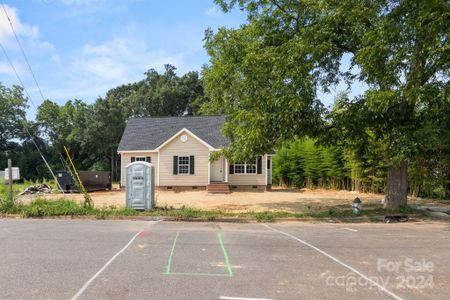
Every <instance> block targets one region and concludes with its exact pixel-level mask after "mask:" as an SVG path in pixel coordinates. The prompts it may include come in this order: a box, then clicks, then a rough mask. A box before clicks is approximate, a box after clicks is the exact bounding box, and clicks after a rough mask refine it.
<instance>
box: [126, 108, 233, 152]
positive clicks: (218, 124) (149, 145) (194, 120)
mask: <svg viewBox="0 0 450 300" xmlns="http://www.w3.org/2000/svg"><path fill="white" fill-rule="evenodd" d="M225 120H226V117H225V116H187V117H150V118H136V119H129V120H128V122H127V126H126V128H125V132H124V133H123V135H122V139H121V140H120V144H119V148H118V151H133V150H153V149H156V148H158V146H160V145H161V144H163V143H164V142H165V141H167V140H168V139H170V138H171V137H172V136H173V135H175V134H176V133H177V132H178V131H180V130H181V129H183V128H186V129H188V130H189V131H191V132H192V133H193V134H195V135H196V136H197V137H199V138H200V139H202V140H203V141H205V142H206V143H208V144H209V145H211V146H212V147H214V148H221V147H225V146H227V145H228V144H229V141H228V140H227V139H226V138H225V137H224V136H223V134H222V132H221V129H222V127H223V124H224V123H225Z"/></svg>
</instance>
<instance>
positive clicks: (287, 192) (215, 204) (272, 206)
mask: <svg viewBox="0 0 450 300" xmlns="http://www.w3.org/2000/svg"><path fill="white" fill-rule="evenodd" d="M45 197H46V198H49V199H58V198H61V197H62V195H61V194H51V195H46V196H45ZM64 197H66V198H69V199H73V200H75V201H80V202H81V201H83V195H82V194H66V195H65V196H64ZM91 197H92V199H93V201H94V204H95V206H96V207H107V206H116V207H123V206H125V191H123V190H118V189H116V190H113V191H101V192H93V193H91ZM355 197H359V198H360V199H361V200H362V203H363V207H366V208H367V207H379V206H380V203H381V199H382V197H383V195H379V194H365V193H358V192H349V191H336V190H308V189H283V188H275V189H273V190H272V191H268V192H250V191H249V192H233V193H231V194H209V193H207V192H206V191H192V192H191V191H189V192H179V193H176V192H173V191H157V192H156V205H157V206H159V207H164V206H167V207H174V208H179V207H181V206H183V205H185V206H188V207H192V208H197V209H203V210H221V211H226V212H248V211H254V212H258V211H289V212H305V211H318V210H324V209H327V208H331V207H334V208H337V209H348V208H350V207H351V204H352V201H353V199H354V198H355ZM32 198H33V197H30V196H25V197H22V198H21V199H20V200H21V201H23V202H27V201H30V200H31V199H32ZM408 201H409V203H410V204H418V205H435V206H450V201H449V200H442V201H439V200H432V199H421V198H410V199H409V200H408Z"/></svg>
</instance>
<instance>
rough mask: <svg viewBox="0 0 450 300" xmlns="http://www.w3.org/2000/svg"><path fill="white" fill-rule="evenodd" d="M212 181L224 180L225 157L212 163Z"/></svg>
mask: <svg viewBox="0 0 450 300" xmlns="http://www.w3.org/2000/svg"><path fill="white" fill-rule="evenodd" d="M210 173H211V175H210V176H211V181H212V182H213V181H215V182H218V181H219V182H222V181H223V180H224V167H223V157H221V158H219V159H218V160H216V161H214V162H212V163H211V168H210Z"/></svg>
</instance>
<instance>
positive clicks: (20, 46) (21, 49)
mask: <svg viewBox="0 0 450 300" xmlns="http://www.w3.org/2000/svg"><path fill="white" fill-rule="evenodd" d="M2 8H3V12H4V13H5V16H6V18H7V19H8V22H9V26H10V27H11V30H12V32H13V34H14V37H15V38H16V42H17V44H18V45H19V48H20V51H21V52H22V56H23V58H24V59H25V62H26V63H27V66H28V69H30V73H31V76H32V77H33V79H34V83H35V84H36V86H37V88H38V90H39V94H40V95H41V97H42V101H45V97H44V94H42V90H41V87H40V86H39V83H38V82H37V80H36V76H35V75H34V72H33V69H32V68H31V65H30V62H29V61H28V58H27V56H26V54H25V51H24V50H23V47H22V44H21V43H20V41H19V37H18V36H17V34H16V31H15V30H14V26H13V24H12V22H11V19H10V18H9V15H8V12H7V11H6V8H5V3H4V2H3V0H2ZM33 105H34V104H33Z"/></svg>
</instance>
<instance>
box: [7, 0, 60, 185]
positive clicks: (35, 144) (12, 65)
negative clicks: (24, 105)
mask: <svg viewBox="0 0 450 300" xmlns="http://www.w3.org/2000/svg"><path fill="white" fill-rule="evenodd" d="M1 4H2V8H3V11H4V13H5V16H6V18H7V19H8V22H9V24H10V26H11V29H12V31H13V33H14V36H15V38H16V42H17V44H18V45H19V47H20V49H21V52H22V55H23V57H24V59H25V61H26V63H27V65H28V68H29V69H30V72H31V74H32V77H33V79H34V82H35V83H36V86H37V87H38V90H39V93H40V95H41V97H42V99H43V100H45V98H44V96H43V94H42V90H41V88H40V87H39V84H38V82H37V80H36V76H35V75H34V72H33V70H32V68H31V65H30V63H29V61H28V58H27V56H26V54H25V51H24V50H23V47H22V45H21V44H20V41H19V39H18V37H17V34H16V32H15V30H14V27H13V25H12V22H11V20H10V18H9V16H8V13H7V12H6V8H5V5H4V3H3V1H2V2H1ZM0 48H1V49H2V52H3V54H4V55H5V57H6V60H7V61H8V63H9V65H10V66H11V68H12V69H13V72H14V74H15V75H16V77H17V80H18V82H19V84H20V86H21V87H22V89H23V91H24V92H25V94H26V96H27V98H28V100H29V101H30V103H31V104H32V105H33V107H34V108H35V109H36V110H37V106H36V105H35V104H34V102H33V100H32V98H31V95H30V93H29V92H28V90H27V89H26V87H25V85H24V83H23V81H22V79H21V78H20V76H19V73H18V72H17V69H16V68H15V67H14V64H13V62H12V60H11V58H10V57H9V55H8V53H7V51H6V49H5V47H4V46H3V44H2V43H1V42H0ZM22 123H23V127H24V129H25V131H26V133H27V134H28V136H29V137H30V141H31V142H32V143H33V145H34V146H35V148H36V149H37V151H38V153H39V155H40V156H41V158H42V160H43V161H44V163H45V165H46V166H47V168H48V170H49V171H50V174H51V175H52V177H53V179H54V180H55V182H56V183H57V185H58V187H59V189H60V191H61V193H63V194H64V190H63V188H62V187H61V185H60V184H59V182H58V179H57V178H56V176H55V173H54V172H53V170H52V168H51V167H50V165H49V163H48V162H47V160H46V159H45V157H44V155H43V154H42V151H41V149H40V148H39V146H38V144H37V143H36V141H35V139H34V137H33V136H32V135H31V133H30V131H29V130H28V124H27V120H26V117H23V120H22Z"/></svg>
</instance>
